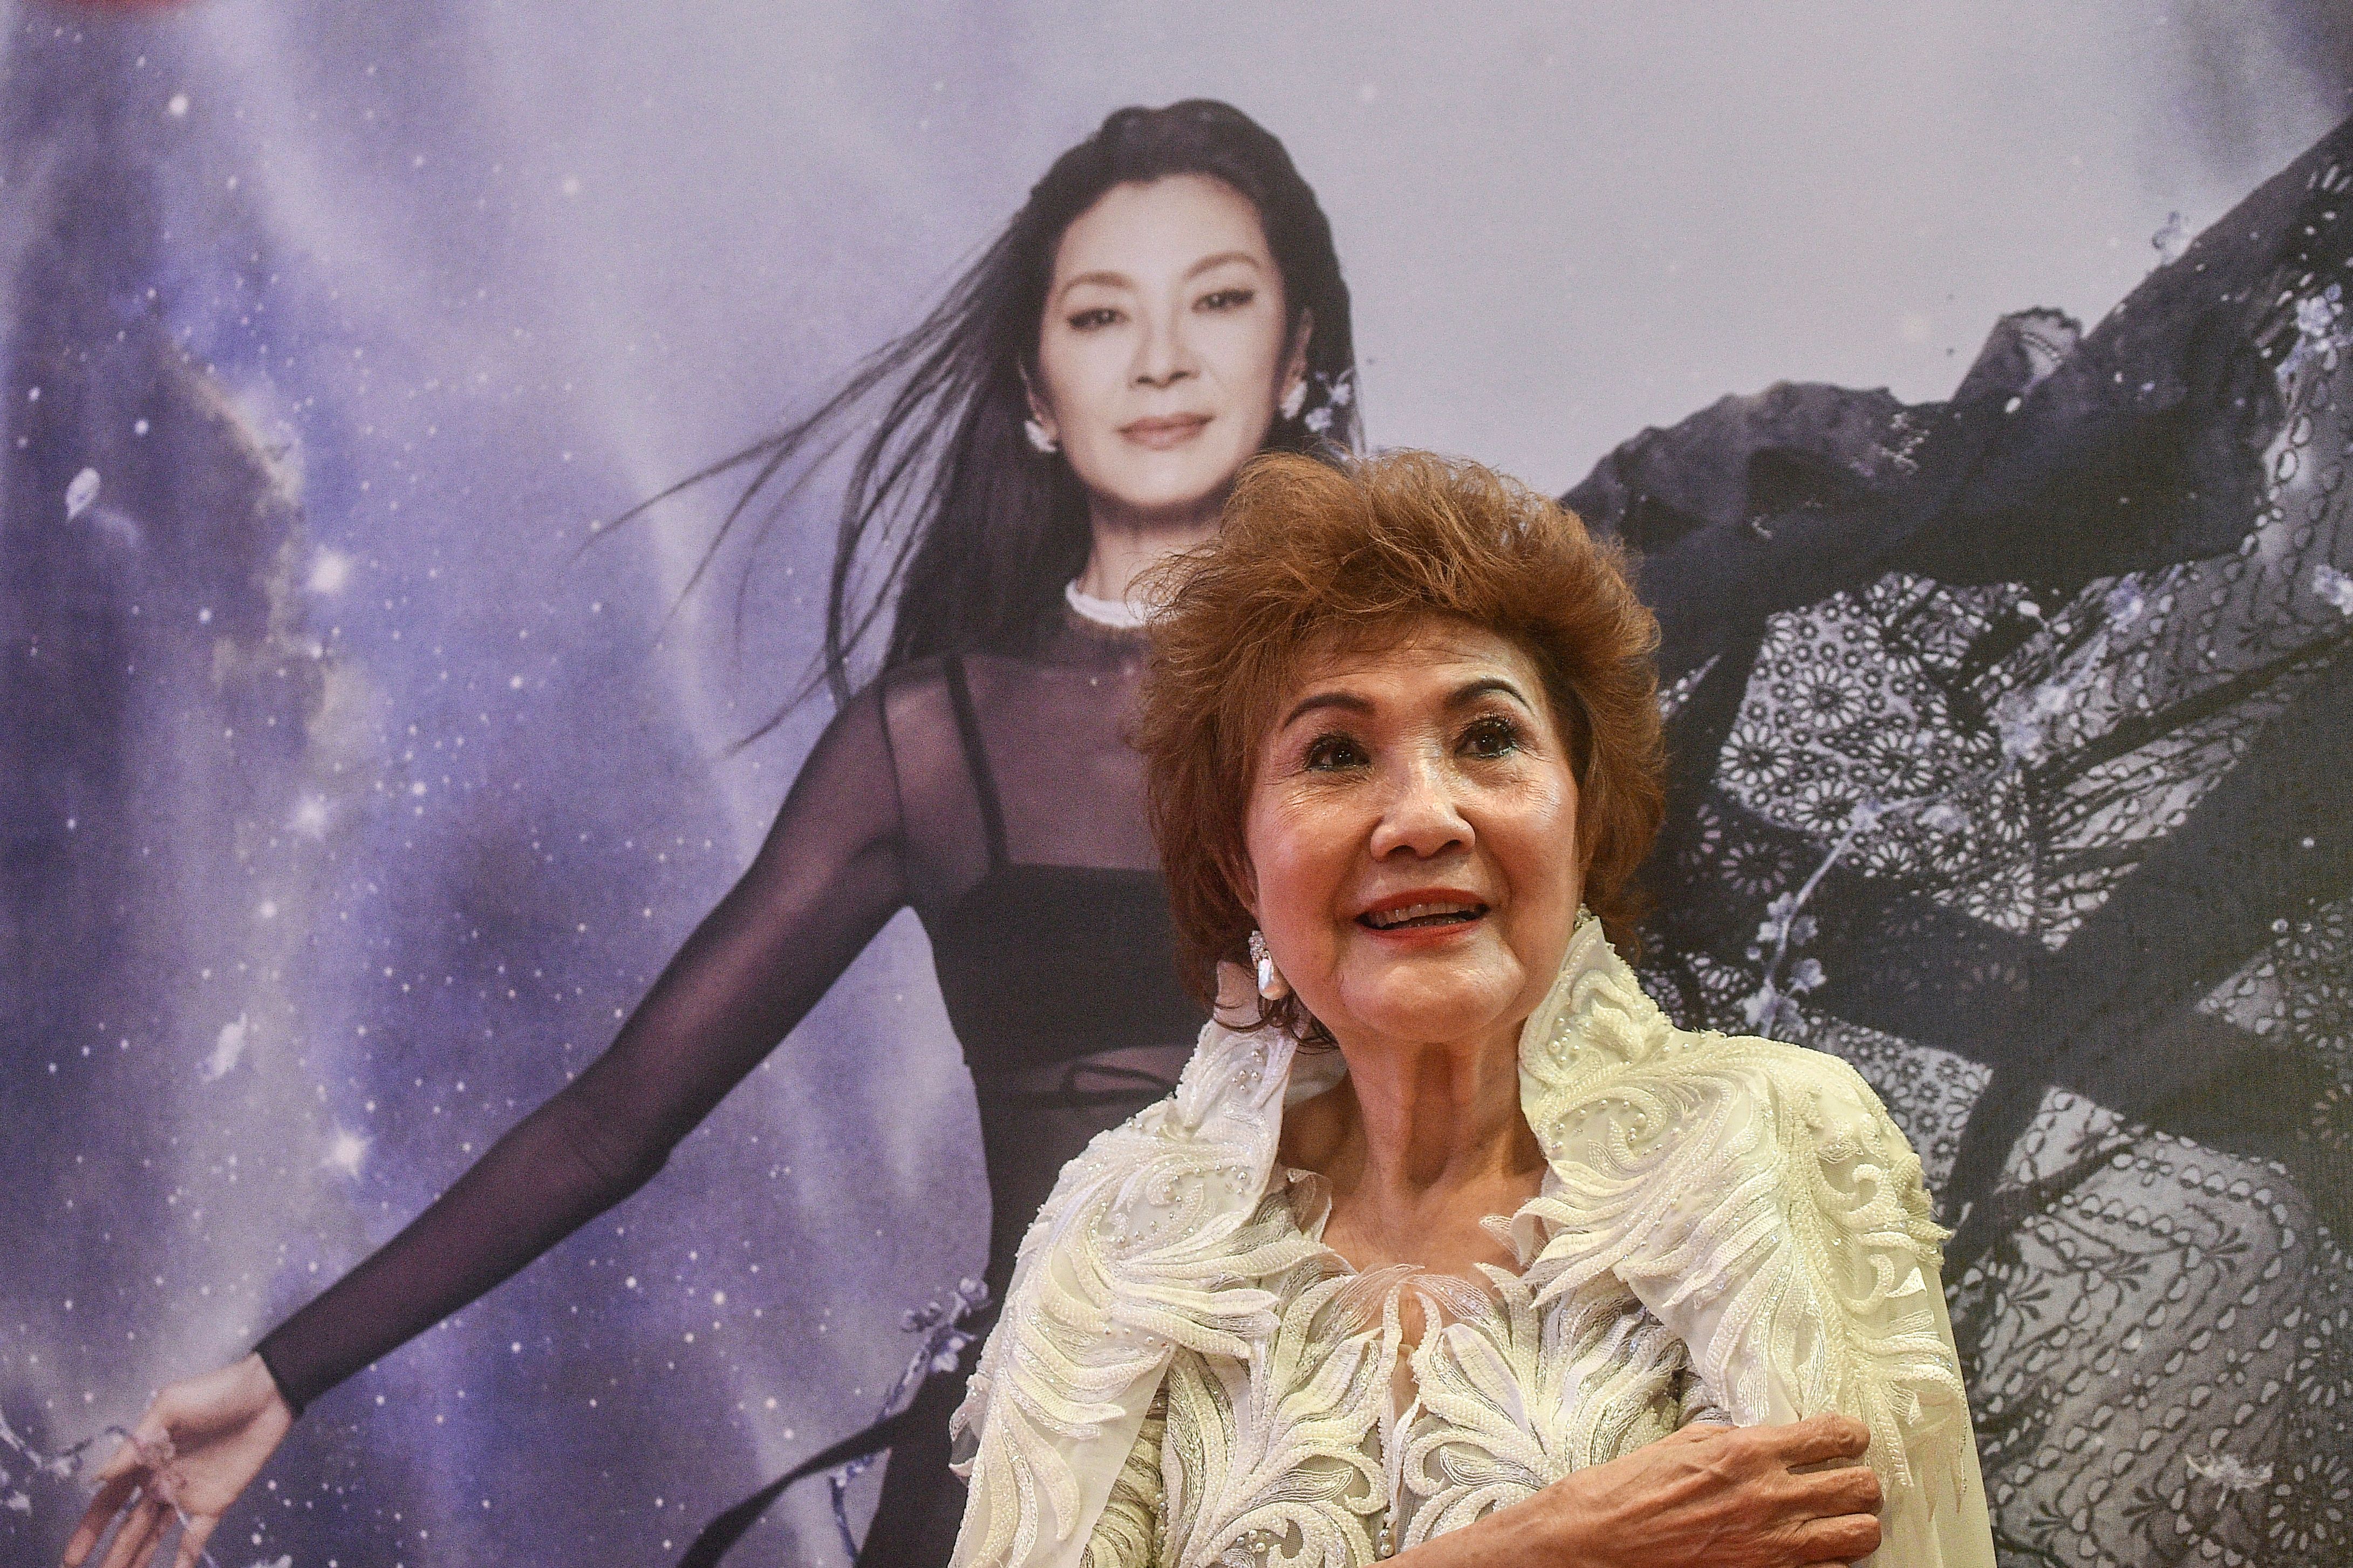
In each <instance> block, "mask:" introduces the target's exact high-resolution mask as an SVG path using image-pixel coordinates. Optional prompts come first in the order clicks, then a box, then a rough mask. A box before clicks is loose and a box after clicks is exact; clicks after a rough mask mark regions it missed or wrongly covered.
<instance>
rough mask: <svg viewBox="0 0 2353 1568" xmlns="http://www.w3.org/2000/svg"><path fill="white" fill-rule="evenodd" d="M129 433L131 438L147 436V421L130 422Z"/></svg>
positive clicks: (135, 420) (136, 420) (134, 420)
mask: <svg viewBox="0 0 2353 1568" xmlns="http://www.w3.org/2000/svg"><path fill="white" fill-rule="evenodd" d="M131 433H132V435H133V436H144V435H145V434H147V421H146V420H144V419H133V420H132V422H131Z"/></svg>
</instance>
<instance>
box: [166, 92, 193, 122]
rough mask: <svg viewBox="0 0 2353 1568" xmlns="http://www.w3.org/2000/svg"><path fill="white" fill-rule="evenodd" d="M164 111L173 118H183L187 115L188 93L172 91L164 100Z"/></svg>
mask: <svg viewBox="0 0 2353 1568" xmlns="http://www.w3.org/2000/svg"><path fill="white" fill-rule="evenodd" d="M164 113H166V114H168V115H170V116H171V117H172V118H173V119H174V120H185V119H186V118H187V117H188V95H187V94H186V93H185V92H175V93H174V94H173V95H172V96H171V97H170V98H169V99H167V100H164Z"/></svg>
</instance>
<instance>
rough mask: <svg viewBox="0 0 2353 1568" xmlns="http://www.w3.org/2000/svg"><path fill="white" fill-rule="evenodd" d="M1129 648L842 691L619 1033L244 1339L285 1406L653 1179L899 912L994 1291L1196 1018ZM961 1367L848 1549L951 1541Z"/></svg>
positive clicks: (912, 1426)
mask: <svg viewBox="0 0 2353 1568" xmlns="http://www.w3.org/2000/svg"><path fill="white" fill-rule="evenodd" d="M1143 650H1144V644H1143V638H1142V637H1141V636H1140V635H1139V634H1136V633H1134V632H1124V631H1117V630H1113V629H1111V628H1108V627H1104V626H1097V625H1095V624H1094V623H1092V622H1089V621H1084V620H1082V619H1080V618H1079V617H1078V616H1075V615H1072V614H1070V613H1068V612H1064V613H1063V615H1062V616H1061V617H1060V619H1059V620H1058V623H1057V624H1056V625H1055V626H1052V627H1051V628H1050V630H1049V632H1048V634H1047V636H1046V637H1045V639H1044V646H1043V647H1041V648H1040V649H1039V651H1038V652H1037V654H1036V655H1035V656H1034V657H1030V658H1003V657H998V656H994V655H978V654H975V655H968V656H965V657H963V658H946V659H935V660H926V661H923V662H921V663H917V664H913V665H909V666H906V667H904V668H900V669H896V670H893V671H891V672H889V673H888V674H886V675H885V676H884V677H883V678H882V679H880V680H878V681H876V682H875V683H874V684H873V685H872V686H871V687H869V688H868V689H866V690H864V691H862V692H861V693H860V694H859V695H858V696H857V697H856V698H854V699H853V700H851V701H850V702H849V705H848V706H847V707H845V708H844V709H843V710H842V711H841V712H840V713H839V715H838V716H837V717H836V718H835V720H834V721H833V723H832V724H831V725H830V726H828V729H827V730H826V731H825V734H824V735H823V736H822V737H821V738H820V739H819V741H818V743H817V746H816V747H815V749H814V750H813V751H812V752H810V754H809V757H808V760H807V763H806V764H805V765H804V766H803V767H802V770H801V773H800V775H799V777H798V778H797V780H796V781H795V782H794V784H793V787H792V790H791V793H790V794H789V795H787V797H786V801H785V804H784V806H783V809H782V810H781V811H780V812H779V813H778V814H777V816H776V823H775V826H773V827H772V828H771V830H770V831H769V834H768V836H767V839H766V841H765V844H764V845H763V846H762V847H761V849H760V851H759V854H758V855H757V856H756V857H755V858H754V861H753V863H752V865H751V867H750V868H749V869H748V870H747V871H745V873H744V877H743V878H742V879H741V880H740V881H738V882H737V884H736V885H735V887H734V888H733V890H731V891H730V892H729V893H728V895H727V896H726V898H725V899H723V900H721V902H720V904H719V906H718V907H717V908H716V909H714V910H712V912H711V914H710V915H709V917H708V918H706V919H705V920H704V921H702V924H701V925H700V926H699V927H697V928H696V930H695V931H694V934H693V935H692V936H691V938H690V939H689V940H688V941H687V942H686V944H685V945H684V946H683V947H682V948H681V950H680V952H679V953H678V955H677V956H676V957H675V958H674V959H673V960H672V961H671V962H670V965H669V967H668V968H666V969H665V970H664V971H663V972H662V974H661V976H660V978H659V980H657V981H656V983H655V984H654V985H653V987H652V989H651V990H650V991H649V993H648V994H647V995H646V997H645V999H644V1001H643V1002H642V1003H640V1004H639V1005H638V1009H637V1011H636V1013H635V1014H634V1015H632V1016H630V1018H629V1019H628V1022H627V1024H625V1025H624V1026H623V1027H622V1029H621V1031H620V1033H619V1035H618V1036H617V1037H616V1039H615V1040H614V1042H613V1044H612V1046H611V1047H609V1048H608V1049H607V1051H606V1052H605V1053H604V1054H603V1055H602V1056H601V1057H599V1058H597V1060H596V1063H595V1064H594V1065H592V1066H591V1067H590V1068H587V1070H586V1071H585V1072H583V1073H582V1074H581V1075H580V1076H579V1078H577V1079H575V1080H574V1081H573V1082H572V1083H571V1084H569V1085H568V1086H566V1087H565V1089H564V1090H563V1091H562V1092H560V1093H558V1094H557V1095H556V1096H555V1097H554V1099H552V1100H549V1101H548V1102H547V1103H546V1104H545V1105H543V1106H542V1107H541V1108H540V1109H539V1110H536V1111H534V1112H533V1113H532V1114H531V1115H530V1116H528V1117H526V1118H525V1119H524V1120H523V1121H522V1122H520V1123H519V1124H517V1125H516V1127H515V1128H514V1129H513V1131H510V1132H509V1133H508V1134H507V1135H506V1136H505V1137H504V1138H502V1139H501V1140H500V1141H499V1142H498V1143H497V1144H495V1145H494V1146H493V1147H492V1148H491V1150H490V1152H488V1153H486V1154H485V1155H484V1156H483V1157H482V1158H481V1160H480V1161H479V1162H478V1163H476V1164H475V1165H474V1166H473V1168H472V1169H470V1171H468V1172H467V1173H466V1174H465V1175H464V1176H462V1177H461V1178H459V1181H458V1182H457V1183H456V1184H453V1185H452V1186H451V1187H450V1188H449V1190H448V1192H447V1193H446V1194H443V1195H442V1196H441V1197H440V1198H439V1199H438V1200H437V1201H436V1202H435V1203H434V1204H433V1205H431V1206H430V1207H429V1208H427V1210H426V1211H425V1212H424V1214H422V1215H419V1216H418V1218H417V1220H416V1221H415V1222H414V1223H413V1224H411V1225H410V1226H407V1228H406V1229H405V1230H403V1231H402V1232H401V1233H400V1234H399V1235H398V1236H396V1237H394V1238H393V1240H391V1241H390V1242H388V1243H387V1244H386V1245H385V1246H384V1247H381V1248H380V1249H378V1250H377V1251H376V1252H375V1254H373V1255H372V1256H371V1257H369V1258H367V1259H366V1260H365V1261H364V1262H363V1263H361V1264H360V1265H359V1266H358V1267H357V1268H354V1269H353V1270H352V1272H351V1273H350V1274H349V1275H347V1276H345V1277H344V1278H343V1279H342V1280H341V1281H340V1282H338V1283H337V1284H336V1285H334V1286H333V1287H332V1288H331V1289H328V1290H327V1291H325V1292H324V1293H323V1294H322V1295H321V1296H320V1297H319V1298H318V1299H317V1300H313V1301H312V1302H311V1303H310V1304H309V1305H308V1306H306V1307H304V1308H303V1309H302V1310H300V1311H298V1312H296V1313H295V1314H294V1315H293V1316H292V1317H290V1318H289V1319H288V1320H287V1321H285V1322H284V1323H282V1324H280V1326H279V1327H278V1328H277V1329H275V1330H274V1331H271V1332H270V1334H269V1336H268V1337H267V1338H266V1339H264V1340H263V1341H262V1342H261V1343H260V1345H259V1352H260V1354H261V1357H262V1359H263V1361H264V1362H265V1363H268V1365H269V1370H270V1373H271V1375H272V1376H273V1377H275V1378H276V1379H277V1382H278V1384H279V1387H280V1389H281V1390H283V1391H284V1393H285V1394H286V1397H287V1399H288V1400H289V1401H290V1403H291V1404H292V1405H294V1406H295V1407H296V1408H297V1409H298V1410H299V1409H301V1407H302V1406H303V1405H306V1404H308V1403H309V1402H310V1401H311V1400H313V1399H315V1398H317V1397H318V1396H319V1395H320V1394H322V1393H324V1392H326V1391H327V1390H328V1389H330V1388H332V1387H333V1386H334V1385H335V1384H338V1383H340V1382H342V1381H343V1379H344V1378H346V1377H348V1376H350V1375H351V1374H352V1373H354V1372H357V1371H358V1370H360V1369H361V1368H362V1367H364V1366H365V1365H367V1364H368V1363H370V1362H372V1361H374V1360H375V1359H376V1358H377V1357H379V1356H381V1355H383V1354H385V1352H388V1351H390V1350H392V1349H394V1348H395V1347H396V1346H398V1345H400V1344H402V1343H403V1342H406V1341H407V1340H408V1339H409V1338H411V1337H412V1336H414V1335H416V1334H417V1333H419V1332H422V1331H424V1330H426V1329H427V1328H429V1327H431V1326H432V1325H433V1324H434V1323H436V1322H438V1321H440V1320H441V1319H443V1318H445V1317H447V1316H448V1315H449V1314H450V1313H452V1312H454V1311H457V1310H459V1309H460V1308H462V1307H464V1306H465V1305H466V1304H467V1303H469V1302H470V1301H472V1300H474V1299H475V1298H476V1297H478V1296H480V1295H481V1294H482V1293H483V1292H484V1291H486V1290H488V1289H491V1287H492V1286H494V1285H496V1284H498V1283H499V1282H500V1281H501V1280H502V1279H506V1278H507V1277H508V1276H509V1275H511V1274H512V1273H514V1272H515V1271H516V1270H517V1269H519V1268H522V1266H523V1265H524V1264H526V1263H529V1262H530V1261H531V1260H532V1259H533V1258H537V1257H538V1256H539V1255H540V1254H541V1253H543V1252H544V1251H546V1250H547V1249H548V1248H549V1247H553V1246H554V1245H555V1243H556V1242H558V1241H560V1240H562V1239H563V1238H564V1237H565V1236H567V1235H569V1234H570V1233H571V1232H572V1231H574V1230H575V1229H576V1228H578V1227H579V1226H582V1225H584V1224H586V1222H587V1221H588V1220H590V1219H592V1218H594V1217H595V1216H596V1215H598V1214H600V1213H602V1212H603V1211H604V1210H606V1209H607V1208H609V1207H611V1206H612V1205H614V1204H617V1203H618V1202H619V1201H620V1200H621V1199H622V1198H624V1197H626V1196H628V1194H630V1193H632V1192H634V1191H636V1190H637V1188H638V1187H639V1186H641V1185H643V1184H645V1182H646V1181H647V1180H649V1178H650V1177H652V1175H653V1174H654V1173H656V1172H657V1171H659V1169H660V1168H661V1166H662V1164H663V1163H664V1161H665V1160H666V1159H667V1158H668V1157H669V1154H670V1150H671V1149H672V1148H673V1147H674V1146H675V1145H676V1144H677V1143H678V1142H679V1141H680V1140H681V1138H683V1137H684V1136H685V1135H686V1134H687V1133H688V1132H689V1131H692V1130H693V1128H694V1127H695V1126H696V1124H697V1123H699V1122H700V1121H702V1119H703V1117H704V1116H706V1115H707V1114H709V1112H710V1111H711V1110H712V1107H713V1106H715V1105H717V1104H718V1103H719V1101H720V1100H722V1099H723V1097H724V1096H725V1095H726V1094H727V1092H728V1091H729V1090H730V1089H733V1087H734V1086H735V1085H736V1084H737V1083H738V1082H740V1081H741V1080H742V1079H744V1076H745V1075H746V1074H747V1073H749V1072H750V1071H751V1070H752V1069H753V1068H754V1067H756V1066H757V1065H758V1064H759V1062H760V1060H761V1059H762V1058H764V1057H765V1056H766V1055H767V1053H768V1052H769V1051H770V1050H771V1049H772V1048H773V1047H775V1046H776V1043H777V1042H778V1041H779V1040H780V1039H782V1038H783V1037H784V1036H785V1035H786V1032H787V1031H789V1030H790V1029H791V1028H792V1027H793V1026H794V1025H795V1024H796V1023H797V1022H798V1021H799V1020H800V1018H801V1016H802V1015H803V1014H805V1013H806V1012H807V1011H808V1009H809V1007H810V1006H811V1005H814V1004H815V1003H816V1001H817V1000H818V997H820V996H822V995H823V994H824V993H825V991H826V989H827V988H828V986H830V985H831V984H833V982H834V980H835V979H836V977H838V976H839V974H840V973H841V972H842V970H843V969H844V968H846V967H847V966H848V965H849V962H850V960H851V959H853V958H855V957H856V956H857V955H858V953H859V952H860V950H861V949H862V948H864V946H865V945H866V943H867V942H869V941H871V939H872V938H873V936H874V934H875V933H876V932H877V931H880V930H881V928H882V925H883V923H884V922H885V921H888V920H889V919H890V918H891V917H892V914H894V913H895V912H896V911H897V910H900V909H901V908H902V907H910V906H911V907H913V909H914V910H915V911H916V913H917V914H918V916H919V917H920V918H921V919H922V921H923V925H924V928H925V930H926V931H928V932H929V934H930V937H931V942H932V949H933V955H934V962H935V963H936V965H937V968H938V973H939V980H940V989H941V992H942V994H943V995H944V999H945V1001H946V1004H947V1011H948V1016H949V1017H950V1019H951V1020H952V1021H953V1023H954V1024H955V1032H956V1037H957V1039H958V1040H959V1041H960V1042H961V1044H962V1046H963V1049H964V1054H965V1063H966V1065H967V1066H968V1067H969V1068H970V1070H971V1073H972V1079H973V1085H974V1088H975V1089H976V1092H977V1095H978V1100H979V1110H980V1127H981V1140H982V1148H983V1155H984V1158H985V1161H986V1163H987V1173H988V1182H989V1191H988V1193H987V1202H988V1203H989V1205H990V1215H991V1218H990V1225H989V1246H988V1260H987V1271H986V1276H985V1278H986V1282H987V1285H988V1288H989V1300H990V1301H992V1302H994V1301H996V1300H1001V1299H1002V1296H1003V1293H1004V1288H1005V1285H1006V1282H1007V1280H1008V1279H1009V1278H1010V1276H1011V1273H1012V1268H1013V1254H1014V1249H1015V1247H1016V1246H1017V1245H1018V1242H1019V1240H1020V1237H1021V1235H1022V1232H1023V1231H1024V1230H1025V1229H1026V1228H1027V1227H1028V1226H1029V1221H1030V1219H1031V1217H1032V1216H1033V1215H1035V1214H1036V1213H1037V1211H1038V1208H1039V1205H1041V1204H1043V1203H1044V1202H1045V1199H1046V1196H1047V1194H1048V1192H1049V1190H1050V1188H1051V1187H1052V1185H1053V1183H1054V1178H1055V1177H1056V1176H1057V1175H1059V1174H1060V1171H1061V1168H1062V1166H1063V1165H1064V1163H1067V1162H1068V1161H1069V1160H1071V1158H1072V1157H1073V1156H1075V1155H1076V1154H1077V1153H1078V1152H1080V1150H1081V1149H1082V1147H1083V1146H1084V1145H1085V1143H1086V1142H1087V1140H1088V1139H1089V1138H1091V1137H1092V1136H1093V1135H1094V1134H1095V1133H1096V1132H1097V1131H1101V1130H1102V1129H1103V1128H1105V1127H1108V1126H1111V1125H1113V1124H1115V1123H1117V1122H1119V1121H1123V1120H1124V1119H1125V1118H1126V1117H1127V1116H1129V1115H1131V1114H1132V1113H1134V1111H1136V1110H1141V1109H1142V1108H1143V1107H1145V1106H1146V1105H1148V1104H1150V1103H1151V1102H1152V1101H1154V1100H1158V1099H1160V1098H1161V1097H1162V1096H1164V1095H1166V1093H1167V1092H1168V1091H1169V1090H1170V1089H1172V1088H1173V1087H1174V1086H1175V1083H1176V1075H1177V1073H1178V1071H1179V1069H1180V1068H1182V1066H1183V1064H1184V1061H1185V1058H1186V1057H1187V1055H1188V1054H1189V1053H1190V1051H1191V1049H1192V1045H1193V1039H1194V1037H1195V1035H1196V1034H1197V1033H1198V1031H1199V1028H1200V1026H1201V1023H1202V1021H1203V1020H1202V1015H1201V1013H1200V1011H1199V1009H1198V1007H1197V1006H1196V1005H1194V1004H1193V1002H1192V1001H1191V999H1190V998H1189V997H1187V995H1186V994H1185V993H1184V991H1183V989H1182V987H1181V986H1180V985H1179V984H1178V981H1177V977H1176V969H1175V962H1174V954H1173V947H1172V937H1171V933H1170V928H1169V921H1168V907H1167V897H1166V892H1165V890H1164V889H1163V886H1162V882H1161V879H1160V874H1159V872H1158V870H1157V868H1156V860H1155V855H1154V852H1153V847H1152V843H1151V838H1150V835H1149V833H1148V831H1147V829H1146V828H1145V815H1144V807H1143V771H1142V762H1141V759H1140V758H1139V757H1138V756H1137V755H1136V753H1135V752H1134V750H1133V749H1132V748H1130V747H1129V746H1128V744H1127V743H1126V742H1125V740H1124V721H1125V720H1126V717H1127V713H1128V710H1129V706H1130V703H1131V701H1132V700H1133V698H1134V691H1135V685H1136V681H1137V679H1138V677H1139V676H1140V674H1141V672H1142V659H1143ZM1043 954H1050V955H1051V956H1052V962H1050V963H1041V962H1039V958H1040V955H1043ZM975 1196H976V1199H977V1198H978V1197H979V1194H975ZM983 1321H984V1322H985V1321H986V1318H985V1317H984V1319H983ZM963 1381H964V1380H963V1379H962V1378H961V1377H945V1376H944V1377H934V1378H933V1379H931V1380H930V1381H929V1383H927V1384H925V1385H924V1387H923V1391H922V1393H921V1394H919V1395H918V1400H917V1405H916V1408H915V1410H914V1411H913V1413H912V1415H911V1418H910V1420H909V1421H908V1422H906V1423H904V1424H903V1426H904V1429H905V1431H906V1433H907V1436H906V1437H905V1438H904V1439H903V1440H902V1441H901V1442H899V1443H898V1444H897V1445H896V1447H895V1449H894V1453H893V1458H892V1462H891V1465H890V1468H889V1470H888V1471H887V1473H886V1475H885V1478H884V1483H883V1486H884V1492H883V1503H882V1506H881V1508H880V1509H879V1510H878V1511H877V1513H876V1516H875V1524H874V1527H873V1529H872V1530H871V1532H870V1534H869V1536H868V1540H867V1543H866V1546H865V1549H864V1550H863V1551H862V1552H861V1553H860V1562H864V1563H893V1564H898V1563H944V1562H945V1561H946V1560H947V1556H948V1549H949V1547H950V1545H951V1544H952V1543H953V1542H954V1539H955V1526H956V1523H957V1521H958V1520H959V1519H960V1517H961V1515H962V1512H963V1500H964V1492H963V1487H962V1485H961V1484H960V1483H958V1482H957V1481H956V1480H955V1478H954V1477H952V1476H950V1475H949V1474H948V1472H947V1468H946V1463H947V1415H948V1412H949V1411H950V1410H951V1409H953V1408H954V1405H955V1401H956V1399H957V1398H958V1397H960V1395H961V1393H962V1384H963Z"/></svg>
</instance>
